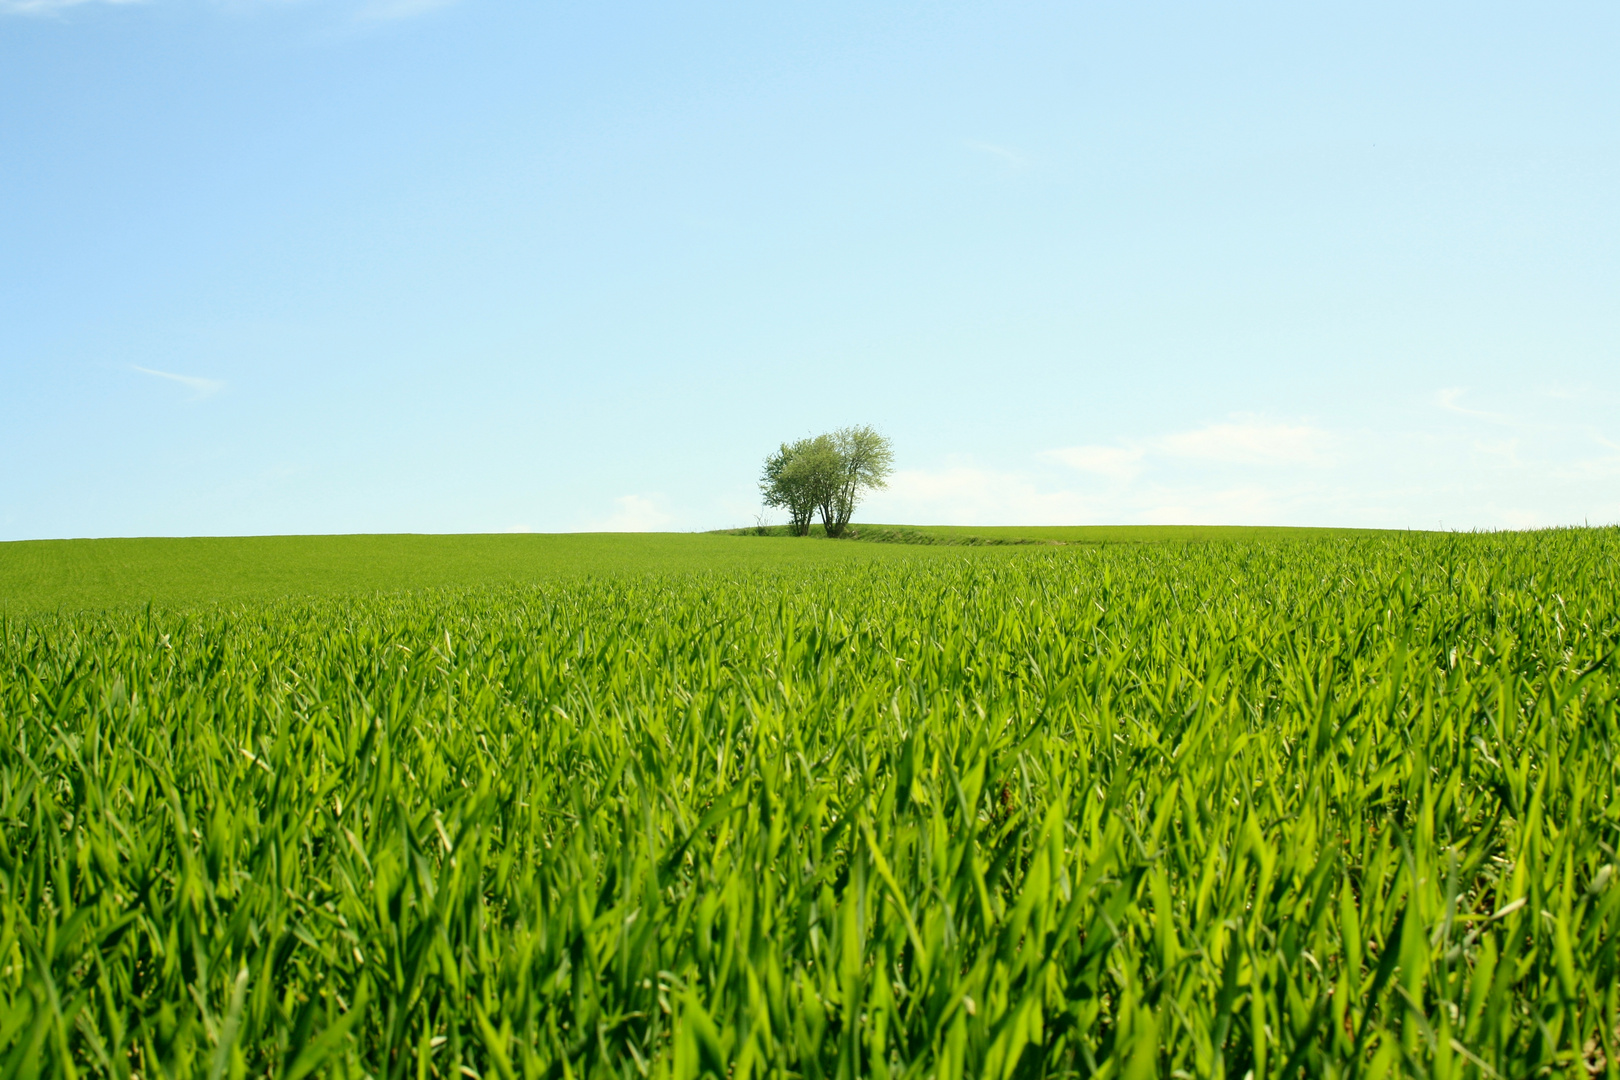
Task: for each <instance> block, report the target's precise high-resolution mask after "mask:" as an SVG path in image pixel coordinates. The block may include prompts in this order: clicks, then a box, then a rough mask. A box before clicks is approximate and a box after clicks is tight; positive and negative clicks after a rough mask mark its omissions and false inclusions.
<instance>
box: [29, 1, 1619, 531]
mask: <svg viewBox="0 0 1620 1080" xmlns="http://www.w3.org/2000/svg"><path fill="white" fill-rule="evenodd" d="M1617 56H1620V7H1617V6H1616V5H1614V4H1612V3H1601V4H1600V3H1591V4H1584V5H1582V4H1535V5H1531V4H1516V5H1503V4H1481V3H1470V4H1438V3H1416V4H1414V3H1411V2H1410V0H1408V2H1405V3H1400V4H1395V3H1365V2H1363V3H1356V4H1348V3H1347V4H1335V5H1327V4H1298V3H1289V4H1281V3H1279V4H1269V5H1268V4H1208V3H1197V4H1151V3H1108V4H1102V3H1070V4H1042V3H1021V2H1013V3H996V4H988V3H983V4H981V3H933V2H917V0H911V2H907V3H886V2H882V0H862V2H859V3H837V2H828V3H817V4H810V3H784V4H760V3H746V4H745V3H735V4H724V3H684V2H682V3H668V2H666V3H659V4H653V3H645V4H642V3H626V2H619V0H605V2H604V0H597V2H592V3H575V2H555V3H548V2H538V3H536V2H524V3H515V2H504V3H503V2H497V0H459V2H433V0H145V2H123V3H112V2H107V0H80V2H72V3H67V2H63V0H0V415H3V418H4V422H3V425H0V455H3V458H0V460H3V462H4V464H3V466H0V469H3V471H0V538H4V539H17V538H26V537H52V536H83V535H155V534H203V533H289V532H293V533H296V532H372V531H379V532H381V531H421V532H460V531H500V530H506V529H533V530H546V531H550V530H573V529H593V528H604V529H631V528H668V529H699V528H714V527H720V526H728V525H740V524H751V523H752V521H753V520H754V514H755V511H756V510H757V509H758V497H757V490H756V487H755V482H754V480H755V476H756V474H757V470H758V464H759V461H760V459H761V458H762V457H763V455H764V454H765V453H766V452H767V451H768V450H769V449H770V448H771V447H772V446H773V445H775V443H776V442H778V441H780V440H782V439H784V438H790V437H794V436H797V435H801V434H805V433H808V432H813V431H818V430H823V429H826V428H829V427H834V426H838V425H841V424H846V423H873V424H876V425H878V426H880V427H881V428H882V429H884V430H885V431H887V432H888V433H889V434H890V435H892V436H893V438H894V441H895V446H896V449H897V456H898V460H897V464H898V472H897V474H896V476H895V479H894V483H893V485H892V487H891V488H890V490H889V491H887V492H884V493H881V494H879V495H877V496H874V497H873V498H872V499H871V500H870V504H869V506H868V507H867V508H866V509H865V510H864V511H863V512H862V513H861V514H859V515H858V517H860V518H865V519H867V520H887V521H912V522H956V523H965V524H974V523H1008V524H1014V523H1093V522H1096V523H1114V522H1217V523H1276V524H1298V525H1315V524H1320V525H1367V526H1400V527H1420V528H1421V527H1434V526H1437V525H1443V526H1445V527H1448V528H1451V527H1464V528H1466V527H1501V526H1515V527H1516V526H1526V525H1541V524H1558V523H1579V522H1581V521H1591V522H1592V523H1594V524H1596V523H1599V522H1614V521H1617V520H1620V416H1617V405H1620V197H1617V193H1620V63H1617V62H1616V57H1617Z"/></svg>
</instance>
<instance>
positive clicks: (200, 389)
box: [129, 364, 225, 400]
mask: <svg viewBox="0 0 1620 1080" xmlns="http://www.w3.org/2000/svg"><path fill="white" fill-rule="evenodd" d="M129 366H130V367H131V368H132V369H133V370H135V371H138V372H140V373H141V374H142V375H153V376H156V377H157V378H159V379H168V380H169V381H170V382H177V383H179V384H180V385H181V386H185V387H189V388H190V390H191V396H192V398H193V400H200V399H202V398H205V397H212V396H213V395H215V394H217V393H219V392H220V391H221V390H223V389H225V384H224V383H223V382H221V381H220V380H218V379H203V378H199V377H198V376H196V375H176V374H175V373H174V372H172V371H155V370H153V369H152V368H145V367H141V366H140V365H139V364H131V365H129Z"/></svg>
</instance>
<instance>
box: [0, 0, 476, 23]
mask: <svg viewBox="0 0 1620 1080" xmlns="http://www.w3.org/2000/svg"><path fill="white" fill-rule="evenodd" d="M146 2H147V0H0V15H54V14H59V13H61V12H63V11H66V10H67V9H68V8H74V7H80V6H84V5H96V4H120V5H122V4H141V3H146ZM265 2H267V0H229V2H227V3H226V4H225V5H224V6H226V7H229V8H253V7H259V6H261V5H262V4H263V3H265ZM459 2H460V0H365V2H362V3H359V4H358V5H356V4H354V3H348V4H343V5H339V7H340V8H347V9H348V10H349V11H351V12H352V13H353V19H354V21H356V22H361V23H374V22H391V21H394V20H397V19H411V18H415V17H416V16H418V15H425V14H427V13H428V12H430V11H437V10H438V9H439V8H445V7H449V6H450V5H452V4H456V3H459Z"/></svg>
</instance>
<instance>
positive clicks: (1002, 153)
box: [962, 141, 1031, 172]
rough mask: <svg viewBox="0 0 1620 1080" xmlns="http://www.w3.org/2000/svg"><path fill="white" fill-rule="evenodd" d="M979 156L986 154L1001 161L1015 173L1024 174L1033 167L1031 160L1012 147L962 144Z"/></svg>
mask: <svg viewBox="0 0 1620 1080" xmlns="http://www.w3.org/2000/svg"><path fill="white" fill-rule="evenodd" d="M962 145H963V146H966V147H967V148H968V149H969V150H972V151H973V152H974V153H977V154H985V155H987V156H989V157H993V158H995V159H996V160H998V161H1000V162H1001V163H1002V164H1003V165H1005V166H1007V167H1008V168H1009V169H1012V170H1014V171H1015V172H1023V171H1024V170H1025V169H1028V168H1029V167H1030V165H1031V162H1030V160H1029V158H1027V157H1025V156H1024V155H1023V154H1021V153H1019V152H1018V151H1017V150H1014V149H1013V148H1012V147H1010V146H999V145H997V144H996V143H987V142H973V141H968V142H965V143H963V144H962Z"/></svg>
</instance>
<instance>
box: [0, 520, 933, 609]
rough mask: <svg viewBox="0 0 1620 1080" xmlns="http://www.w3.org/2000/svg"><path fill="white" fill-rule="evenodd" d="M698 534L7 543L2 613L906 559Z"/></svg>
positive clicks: (879, 550)
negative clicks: (743, 541)
mask: <svg viewBox="0 0 1620 1080" xmlns="http://www.w3.org/2000/svg"><path fill="white" fill-rule="evenodd" d="M749 539H750V540H752V541H755V542H752V543H742V542H740V541H739V539H738V538H737V537H732V536H724V535H716V534H691V533H549V534H489V535H472V536H429V535H390V536H251V537H186V538H152V539H130V540H29V541H20V542H12V543H3V544H0V611H4V612H9V613H10V614H12V615H26V614H35V613H39V612H46V611H80V610H103V609H116V608H130V607H138V606H140V605H143V604H146V603H149V602H151V603H155V604H157V605H159V606H161V607H171V608H173V607H190V606H196V605H204V604H213V603H218V602H222V601H223V602H233V601H245V600H263V599H276V598H281V597H288V596H310V597H315V596H339V595H355V594H364V593H374V592H395V591H400V590H420V589H432V588H447V587H449V588H461V587H468V586H479V585H515V584H535V583H539V582H550V581H559V580H564V579H572V578H581V577H588V576H591V575H605V574H623V573H659V572H670V573H686V572H696V571H706V570H709V571H724V572H742V571H748V570H756V569H764V568H769V567H774V566H780V565H794V566H816V565H821V564H824V563H830V564H838V563H843V562H849V561H855V562H863V561H870V560H873V559H884V558H893V557H896V556H898V555H900V554H902V553H901V552H897V551H895V550H892V548H891V547H889V546H883V545H876V544H863V545H860V546H859V547H857V546H855V545H851V544H828V543H809V542H806V541H804V540H794V539H789V538H783V539H781V540H779V541H778V540H774V539H772V538H769V537H764V538H761V537H751V538H749Z"/></svg>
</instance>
